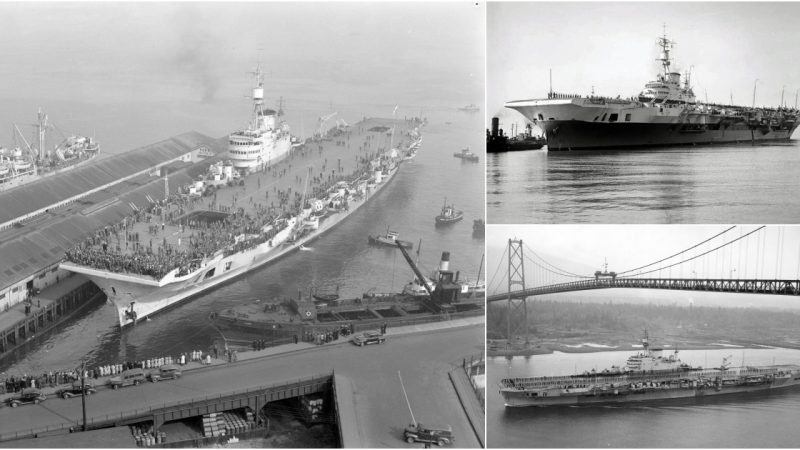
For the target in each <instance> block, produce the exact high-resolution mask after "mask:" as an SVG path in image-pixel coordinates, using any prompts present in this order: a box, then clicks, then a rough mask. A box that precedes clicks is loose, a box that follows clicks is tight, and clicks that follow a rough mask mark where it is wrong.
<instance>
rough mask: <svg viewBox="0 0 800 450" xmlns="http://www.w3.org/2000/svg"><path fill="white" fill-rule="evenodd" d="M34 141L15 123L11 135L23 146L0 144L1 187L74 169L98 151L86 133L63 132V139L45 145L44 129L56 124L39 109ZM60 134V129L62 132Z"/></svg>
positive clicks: (97, 147)
mask: <svg viewBox="0 0 800 450" xmlns="http://www.w3.org/2000/svg"><path fill="white" fill-rule="evenodd" d="M37 119H38V120H37V123H36V125H34V126H35V127H36V130H37V133H36V135H37V142H35V143H34V144H31V143H29V142H28V140H27V139H25V136H23V134H22V132H21V131H20V129H19V127H18V126H17V125H16V124H15V125H14V136H15V140H16V138H19V140H21V141H22V144H23V145H22V146H18V145H15V146H14V147H13V148H6V147H0V191H1V190H5V189H10V188H13V187H16V186H21V185H23V184H25V183H28V182H30V181H34V180H36V179H38V178H41V177H44V176H48V175H53V174H56V173H60V172H63V171H66V170H69V169H73V168H75V167H77V166H78V165H80V164H83V163H85V162H86V161H89V160H90V159H92V158H94V157H95V156H97V154H98V153H99V152H100V146H99V145H98V143H97V141H96V140H95V139H93V138H91V137H88V136H79V135H73V136H66V135H65V136H64V140H63V141H62V142H61V143H59V144H58V145H56V146H54V147H53V150H52V151H49V150H47V149H46V146H45V143H46V138H47V130H49V129H51V128H55V126H54V125H53V124H51V123H48V116H47V114H45V113H44V112H43V111H42V110H41V109H39V112H38V114H37ZM62 134H63V133H62Z"/></svg>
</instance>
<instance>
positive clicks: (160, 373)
mask: <svg viewBox="0 0 800 450" xmlns="http://www.w3.org/2000/svg"><path fill="white" fill-rule="evenodd" d="M180 377H181V368H180V367H179V366H177V365H176V364H166V365H163V366H161V367H159V368H158V370H157V371H154V372H150V381H152V382H153V383H155V382H156V381H161V380H174V379H177V378H180Z"/></svg>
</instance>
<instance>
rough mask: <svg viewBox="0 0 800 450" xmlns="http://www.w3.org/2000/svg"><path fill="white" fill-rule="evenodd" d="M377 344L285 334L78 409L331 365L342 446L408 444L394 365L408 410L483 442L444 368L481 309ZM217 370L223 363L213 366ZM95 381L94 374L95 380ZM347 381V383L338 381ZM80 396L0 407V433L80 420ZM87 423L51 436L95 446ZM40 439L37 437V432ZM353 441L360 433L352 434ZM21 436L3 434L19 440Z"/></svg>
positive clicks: (476, 327) (478, 324)
mask: <svg viewBox="0 0 800 450" xmlns="http://www.w3.org/2000/svg"><path fill="white" fill-rule="evenodd" d="M387 337H388V339H387V341H386V342H385V343H384V344H381V345H373V346H367V347H356V346H353V345H351V344H349V343H348V341H346V340H344V339H340V340H339V341H337V342H333V343H329V344H324V345H319V346H317V345H313V344H309V343H299V344H286V345H282V346H278V347H271V348H267V349H264V350H260V351H253V352H241V353H239V358H238V361H237V362H234V363H227V362H224V361H221V360H215V361H212V364H211V366H210V367H209V366H206V365H202V364H199V363H194V362H193V363H190V364H187V366H186V367H184V372H188V373H185V375H184V376H183V377H181V378H180V379H178V380H170V381H165V382H161V383H145V384H142V385H139V386H133V387H127V388H124V389H120V390H116V391H115V390H110V389H100V390H99V391H98V393H97V394H94V395H92V396H89V397H87V416H88V417H89V420H90V421H91V418H93V417H95V418H103V417H104V416H109V417H110V416H115V415H119V414H121V413H123V412H126V411H131V410H134V409H146V408H149V407H158V406H159V405H161V404H164V403H173V402H179V401H188V400H190V399H192V398H202V397H205V396H206V395H208V394H209V393H222V392H227V391H233V390H243V389H248V388H255V387H258V386H263V385H267V384H275V383H281V382H289V381H294V380H297V379H298V378H301V377H306V376H311V375H315V374H319V373H326V372H327V373H330V372H331V371H333V372H334V373H335V374H336V377H339V376H341V377H342V383H347V381H348V380H349V382H350V384H349V389H348V388H347V387H345V388H344V390H343V392H347V391H349V392H352V395H347V394H343V395H347V397H348V398H349V400H346V399H340V402H341V403H340V408H342V410H341V411H340V416H343V417H345V425H346V426H347V427H348V428H347V430H349V431H347V436H355V438H350V437H348V439H349V442H350V444H349V445H348V447H350V446H352V447H368V448H377V447H390V448H397V447H401V448H402V447H407V448H413V447H416V446H417V445H411V444H406V443H405V442H404V441H403V440H402V432H403V428H404V427H405V426H406V425H407V424H408V423H410V415H409V413H408V407H407V406H406V404H405V400H404V398H403V396H402V391H401V389H400V384H399V381H395V380H397V374H398V372H399V371H402V373H403V381H404V382H405V385H406V389H407V391H408V396H409V401H410V403H411V406H412V408H414V415H415V416H416V418H417V420H418V421H420V422H423V423H424V422H425V421H428V422H438V423H441V422H443V421H444V422H448V423H450V424H451V425H452V426H453V430H454V433H455V435H456V446H457V447H460V448H465V447H474V448H478V447H482V446H483V444H482V441H480V440H479V439H477V437H476V435H475V431H474V429H473V425H472V424H471V423H470V420H469V418H468V414H467V412H465V409H464V406H463V405H462V403H461V401H460V400H459V397H458V395H457V393H456V391H455V390H454V386H453V384H452V382H451V381H450V379H449V377H448V376H446V374H447V373H448V372H449V371H451V370H452V369H453V368H455V367H457V366H458V365H460V363H461V361H462V358H463V357H464V355H470V354H474V353H476V351H482V348H483V341H484V327H483V317H472V318H465V319H458V320H453V321H449V322H437V323H430V324H420V325H412V326H406V327H397V328H389V329H388V330H387ZM220 370H223V371H224V372H219V371H220ZM97 384H98V385H99V384H100V383H99V382H98V383H97ZM345 386H346V385H345ZM80 417H81V401H80V398H77V397H76V398H73V399H67V400H62V399H59V398H54V399H48V401H45V402H43V403H40V404H39V405H24V406H21V407H19V408H13V409H12V408H8V407H5V408H0V423H2V424H3V427H2V428H3V429H2V431H0V433H2V434H6V433H13V432H15V431H19V432H25V431H27V430H30V429H31V428H39V427H45V426H49V427H57V426H60V425H61V424H64V423H68V422H73V423H75V422H79V421H80ZM92 433H95V432H94V431H91V432H88V433H74V434H65V435H62V436H61V438H62V439H61V441H60V442H59V445H58V446H62V447H63V446H66V447H96V446H97V445H96V443H94V442H95V441H94V440H93V439H91V436H88V435H91V434H92ZM40 439H41V438H40ZM357 441H360V442H357ZM27 442H28V440H23V441H12V442H11V443H13V444H14V445H13V446H16V447H19V446H27V444H26V443H27Z"/></svg>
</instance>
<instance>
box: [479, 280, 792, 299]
mask: <svg viewBox="0 0 800 450" xmlns="http://www.w3.org/2000/svg"><path fill="white" fill-rule="evenodd" d="M612 288H633V289H672V290H683V291H708V292H732V293H742V294H773V295H800V280H726V279H698V278H617V279H616V280H610V279H599V280H598V279H590V280H581V281H572V282H570V283H560V284H553V285H549V286H540V287H535V288H529V289H525V290H519V291H513V292H511V298H512V299H523V298H527V297H533V296H537V295H545V294H557V293H560V292H574V291H585V290H589V289H612ZM508 297H509V294H508V293H504V294H492V295H489V296H487V297H486V302H487V303H491V302H499V301H503V300H508Z"/></svg>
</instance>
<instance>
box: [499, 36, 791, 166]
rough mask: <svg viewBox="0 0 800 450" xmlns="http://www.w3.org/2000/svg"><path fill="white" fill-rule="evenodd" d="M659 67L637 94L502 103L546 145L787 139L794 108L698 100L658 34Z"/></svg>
mask: <svg viewBox="0 0 800 450" xmlns="http://www.w3.org/2000/svg"><path fill="white" fill-rule="evenodd" d="M658 44H659V46H660V47H661V55H660V58H659V59H658V61H660V62H661V65H662V69H663V70H662V72H661V73H659V74H658V75H657V77H656V79H655V80H654V81H650V82H648V83H647V84H645V88H644V90H642V91H641V93H640V94H639V95H638V96H634V97H629V98H620V96H617V97H616V98H610V97H602V96H596V95H594V94H592V95H589V96H581V95H571V94H560V93H556V92H553V91H552V88H551V89H550V92H549V93H548V94H547V98H543V99H532V100H514V101H509V102H507V103H506V104H505V107H506V108H510V109H513V110H516V111H518V112H520V113H521V114H522V115H523V116H525V117H526V118H527V119H528V120H530V121H531V122H533V123H534V124H536V125H538V126H539V128H541V129H542V130H543V131H544V133H545V138H546V140H547V148H548V150H550V151H553V150H556V151H558V150H588V149H614V148H633V147H642V148H647V147H653V146H664V145H691V144H713V143H735V142H749V143H756V142H762V141H780V140H788V139H789V138H790V137H791V136H792V133H793V132H794V130H795V129H796V128H797V126H798V124H799V123H798V110H797V109H796V108H786V107H784V106H779V107H777V108H766V107H759V108H756V107H755V99H754V104H753V106H752V107H747V106H735V105H722V104H715V103H701V102H698V101H697V100H696V98H695V94H694V92H693V91H692V87H691V84H690V83H691V82H690V79H691V73H687V74H686V75H685V77H684V79H683V81H682V80H681V73H679V72H676V71H674V70H673V69H672V67H671V66H672V61H671V59H670V51H671V50H672V46H673V42H672V41H671V40H669V39H667V37H666V34H664V35H663V36H662V37H660V38H659V39H658Z"/></svg>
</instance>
